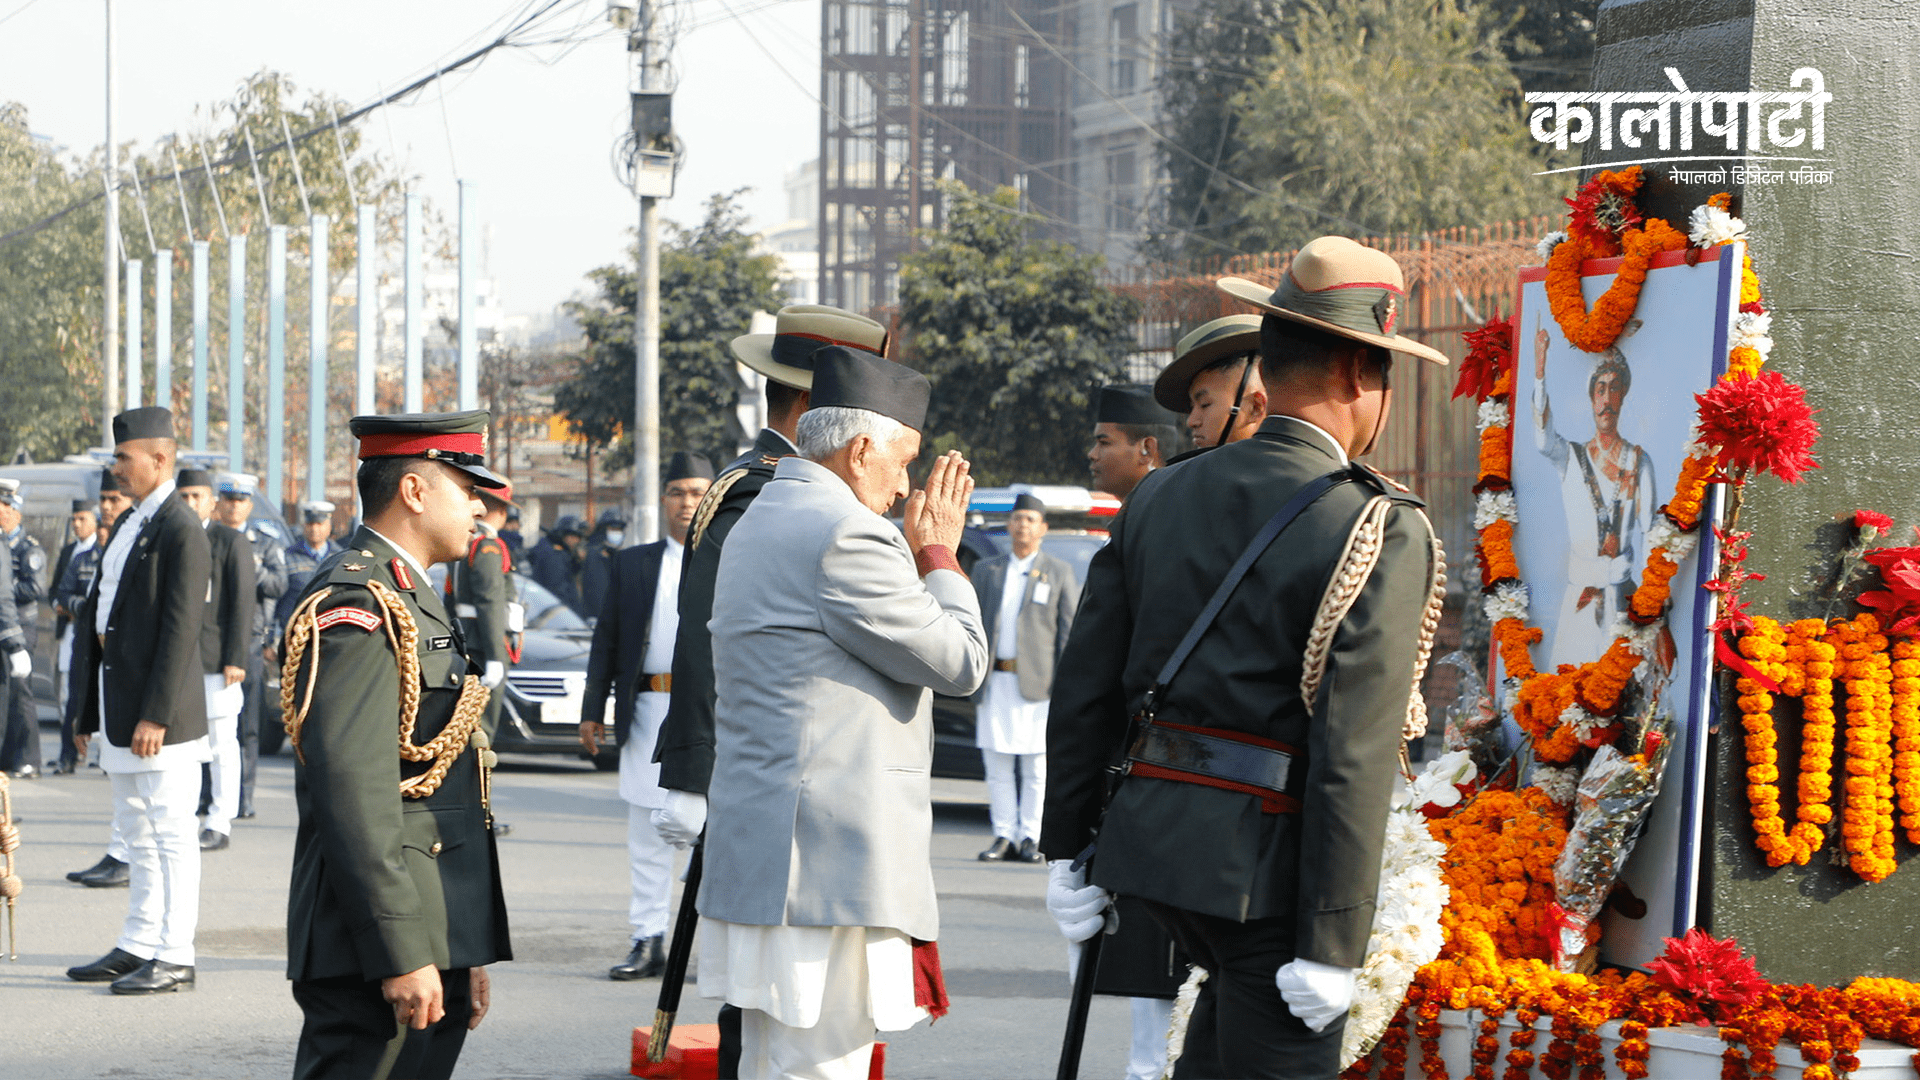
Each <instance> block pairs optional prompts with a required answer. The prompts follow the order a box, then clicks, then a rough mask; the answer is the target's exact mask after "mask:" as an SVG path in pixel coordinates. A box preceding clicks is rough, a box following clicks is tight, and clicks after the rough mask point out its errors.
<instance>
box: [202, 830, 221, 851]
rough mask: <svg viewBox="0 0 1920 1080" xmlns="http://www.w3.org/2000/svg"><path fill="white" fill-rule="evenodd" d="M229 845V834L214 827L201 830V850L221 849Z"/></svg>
mask: <svg viewBox="0 0 1920 1080" xmlns="http://www.w3.org/2000/svg"><path fill="white" fill-rule="evenodd" d="M226 846H227V834H226V833H223V832H214V831H213V830H212V829H201V830H200V850H201V851H219V850H221V849H222V848H225V847H226Z"/></svg>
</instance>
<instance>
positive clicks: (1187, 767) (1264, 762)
mask: <svg viewBox="0 0 1920 1080" xmlns="http://www.w3.org/2000/svg"><path fill="white" fill-rule="evenodd" d="M1261 742H1262V743H1264V742H1267V740H1264V739H1263V740H1261ZM1280 745H1282V744H1277V743H1275V744H1272V745H1271V746H1263V745H1260V744H1258V743H1252V742H1245V741H1242V739H1236V738H1226V737H1223V736H1220V735H1211V734H1206V733H1204V732H1202V731H1200V730H1199V729H1196V728H1190V727H1186V726H1184V725H1180V726H1176V725H1171V724H1166V723H1151V724H1146V725H1144V726H1142V727H1141V729H1140V734H1139V736H1138V737H1137V738H1135V739H1134V741H1133V748H1132V749H1131V750H1130V751H1128V753H1127V761H1128V764H1129V765H1132V764H1135V763H1142V764H1146V765H1157V766H1160V767H1162V768H1167V769H1178V770H1180V771H1181V772H1189V773H1198V774H1199V775H1201V776H1208V777H1212V778H1213V779H1215V780H1225V781H1228V782H1229V783H1234V784H1244V785H1246V786H1248V787H1254V788H1260V789H1263V790H1265V791H1271V792H1275V793H1284V792H1285V791H1286V790H1287V779H1288V777H1289V776H1290V775H1291V774H1292V772H1293V754H1292V753H1290V752H1289V751H1288V750H1282V749H1278V748H1277V747H1278V746H1280Z"/></svg>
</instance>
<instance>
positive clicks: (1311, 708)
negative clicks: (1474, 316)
mask: <svg viewBox="0 0 1920 1080" xmlns="http://www.w3.org/2000/svg"><path fill="white" fill-rule="evenodd" d="M1401 282H1402V277H1401V272H1400V268H1399V266H1398V265H1397V264H1396V263H1394V261H1393V260H1392V259H1391V258H1390V257H1388V256H1387V255H1386V254H1384V253H1382V252H1379V251H1374V250H1372V249H1369V248H1365V247H1362V246H1361V245H1359V244H1357V243H1354V242H1353V241H1351V240H1347V239H1345V238H1341V237H1323V238H1321V239H1319V240H1315V241H1313V242H1312V243H1310V244H1308V245H1307V246H1306V247H1305V248H1303V249H1302V250H1301V251H1300V253H1299V255H1298V256H1297V257H1296V258H1295V259H1294V262H1293V265H1292V267H1291V269H1290V270H1289V272H1288V274H1287V276H1286V278H1285V279H1284V280H1283V281H1282V282H1281V284H1280V286H1279V288H1278V289H1277V290H1269V289H1267V288H1265V287H1262V286H1258V285H1255V284H1254V283H1252V282H1247V281H1242V280H1241V279H1237V278H1228V279H1225V280H1224V281H1223V282H1222V283H1221V285H1222V288H1224V289H1226V290H1228V291H1229V292H1231V293H1232V294H1233V295H1235V296H1238V297H1240V298H1241V299H1244V300H1247V301H1248V302H1250V303H1253V304H1255V305H1256V306H1258V307H1259V308H1260V309H1261V310H1262V311H1263V312H1265V313H1266V318H1265V319H1264V320H1263V322H1262V326H1261V366H1262V375H1263V381H1264V384H1265V388H1266V393H1267V394H1268V395H1269V407H1270V408H1271V410H1272V414H1271V415H1270V416H1269V417H1268V418H1267V419H1266V420H1265V421H1264V422H1263V423H1262V424H1261V425H1260V429H1259V431H1258V432H1257V433H1256V434H1255V435H1254V436H1253V437H1252V438H1250V439H1245V440H1242V441H1240V442H1236V443H1233V444H1231V445H1227V446H1223V447H1220V448H1218V449H1216V450H1213V451H1211V452H1210V453H1207V454H1205V455H1203V456H1200V457H1197V458H1194V459H1191V460H1189V461H1187V462H1184V463H1182V464H1179V465H1174V466H1171V467H1169V468H1166V469H1163V470H1160V471H1159V472H1157V473H1155V474H1154V475H1152V476H1150V477H1148V478H1147V479H1146V480H1145V481H1144V482H1143V483H1141V485H1140V486H1139V487H1138V488H1137V489H1135V491H1134V493H1133V496H1132V498H1131V499H1130V500H1129V501H1128V503H1127V506H1126V508H1125V509H1124V510H1122V511H1121V513H1120V516H1119V517H1118V518H1117V519H1116V520H1115V522H1114V524H1113V529H1112V541H1111V542H1110V543H1109V544H1108V545H1107V546H1106V547H1105V548H1102V549H1101V550H1100V552H1099V553H1097V554H1096V555H1095V556H1094V558H1093V562H1092V564H1091V566H1090V567H1089V569H1088V572H1087V588H1086V592H1085V594H1084V598H1083V601H1082V604H1081V608H1080V614H1079V617H1078V619H1077V620H1076V621H1075V623H1074V627H1073V634H1072V636H1071V638H1070V639H1069V641H1068V643H1067V648H1066V653H1065V656H1064V657H1063V658H1062V660H1061V664H1060V669H1059V674H1058V676H1057V677H1056V679H1055V681H1054V693H1053V706H1052V710H1051V712H1050V713H1049V716H1048V721H1047V734H1048V740H1047V754H1048V757H1049V758H1050V759H1051V765H1052V775H1051V776H1050V777H1049V783H1048V790H1047V805H1046V814H1045V818H1044V820H1043V823H1042V828H1041V838H1040V847H1041V850H1042V851H1043V852H1045V853H1046V855H1047V856H1048V857H1049V858H1051V859H1055V860H1058V861H1057V862H1055V863H1054V864H1053V866H1052V867H1051V868H1050V875H1051V876H1050V882H1049V890H1048V893H1049V895H1048V907H1049V909H1050V910H1051V911H1052V912H1053V913H1054V915H1055V917H1056V919H1059V920H1060V921H1061V923H1062V929H1063V930H1065V931H1067V933H1068V936H1069V937H1070V938H1076V939H1084V938H1086V937H1089V936H1091V935H1092V934H1093V933H1095V932H1097V931H1098V928H1099V925H1100V909H1101V908H1102V907H1104V906H1105V894H1106V893H1107V892H1109V891H1111V892H1113V893H1119V894H1125V895H1129V896H1137V897H1140V898H1141V899H1143V900H1146V901H1148V904H1149V910H1150V911H1151V912H1152V913H1153V917H1154V918H1156V919H1157V920H1159V921H1160V922H1161V923H1162V925H1164V926H1166V927H1167V929H1168V930H1169V931H1170V932H1171V933H1172V935H1173V937H1174V939H1175V940H1176V941H1178V942H1179V944H1180V945H1181V947H1182V948H1183V949H1184V950H1185V951H1186V952H1187V953H1188V954H1189V955H1191V956H1192V957H1193V960H1194V962H1195V963H1197V964H1199V965H1200V966H1201V967H1204V968H1206V969H1207V970H1208V971H1209V972H1210V973H1211V978H1209V979H1208V980H1207V982H1206V984H1205V985H1204V987H1203V988H1202V991H1201V996H1200V999H1199V1001H1198V1002H1197V1003H1196V1005H1195V1008H1194V1012H1193V1017H1192V1021H1191V1024H1190V1025H1189V1027H1188V1031H1187V1039H1186V1045H1185V1049H1184V1052H1183V1054H1182V1056H1181V1058H1180V1060H1179V1063H1178V1065H1177V1066H1176V1068H1175V1076H1177V1077H1214V1078H1218V1077H1298V1078H1303V1080H1304V1078H1314V1080H1325V1078H1327V1077H1330V1076H1333V1075H1334V1074H1335V1073H1337V1072H1338V1071H1339V1061H1338V1057H1339V1050H1340V1040H1341V1035H1342V1032H1343V1030H1344V1026H1345V1023H1344V1021H1345V1017H1346V1014H1347V1010H1348V1008H1349V1007H1350V1005H1351V1002H1352V996H1353V975H1354V970H1355V969H1356V968H1358V967H1360V965H1361V963H1362V961H1363V959H1364V956H1365V952H1366V947H1367V938H1368V933H1369V931H1370V929H1371V924H1372V921H1373V914H1374V903H1375V893H1376V891H1377V888H1378V885H1379V874H1380V849H1381V845H1382V842H1383V838H1384V834H1385V828H1386V820H1387V810H1388V801H1389V798H1390V796H1391V793H1392V787H1393V778H1394V773H1395V767H1396V763H1397V760H1398V757H1399V751H1400V749H1401V747H1402V740H1403V739H1404V738H1405V737H1406V735H1407V732H1408V731H1409V729H1411V728H1412V727H1414V726H1416V723H1417V725H1418V726H1420V727H1422V728H1424V725H1425V713H1424V710H1423V709H1422V707H1421V705H1420V700H1419V697H1418V693H1417V685H1418V682H1419V678H1420V674H1421V671H1422V669H1423V668H1424V666H1425V663H1426V658H1427V650H1428V648H1429V647H1430V646H1431V625H1432V624H1431V623H1430V622H1429V621H1428V620H1429V619H1437V616H1438V599H1439V596H1438V593H1437V590H1436V589H1435V584H1436V582H1438V581H1440V580H1441V579H1442V578H1441V575H1442V574H1443V572H1444V566H1443V564H1442V563H1441V560H1440V553H1439V548H1438V545H1437V544H1436V543H1435V542H1434V539H1433V531H1432V527H1431V525H1430V524H1429V523H1428V522H1427V520H1426V517H1425V515H1424V514H1423V513H1422V512H1421V510H1420V505H1421V504H1420V501H1419V500H1418V499H1416V498H1413V497H1412V496H1410V495H1407V494H1404V492H1403V490H1402V489H1399V488H1398V487H1397V486H1396V485H1393V484H1391V483H1390V482H1388V481H1387V480H1386V479H1385V478H1384V477H1381V476H1380V475H1379V474H1377V473H1374V472H1372V471H1371V470H1368V469H1365V468H1364V467H1361V466H1357V465H1355V464H1354V463H1353V462H1352V461H1351V458H1352V457H1353V456H1356V455H1359V454H1362V453H1365V452H1366V451H1367V450H1369V449H1370V448H1371V447H1372V445H1373V443H1374V441H1375V439H1376V438H1377V437H1378V435H1379V433H1380V431H1381V430H1382V428H1383V427H1384V426H1385V421H1386V417H1387V413H1388V406H1389V403H1390V396H1391V392H1390V390H1389V378H1388V377H1389V373H1390V371H1391V367H1392V364H1393V359H1394V357H1395V356H1397V355H1404V356H1410V357H1418V358H1420V359H1423V360H1428V361H1431V362H1434V363H1441V364H1444V363H1445V362H1446V358H1445V357H1444V356H1443V355H1442V354H1440V353H1438V352H1436V351H1434V350H1433V349H1430V348H1428V347H1426V346H1424V345H1421V344H1418V343H1416V342H1414V341H1411V340H1409V339H1407V338H1405V337H1401V336H1396V335H1395V334H1394V333H1393V328H1394V324H1395V321H1396V318H1395V316H1396V314H1397V311H1398V307H1399V305H1400V304H1401V303H1404V302H1405V294H1404V289H1403V286H1402V285H1401ZM1289 504H1293V505H1289ZM1299 506H1303V507H1304V509H1299V510H1298V512H1297V513H1295V507H1299ZM1290 514H1292V515H1293V516H1291V517H1289V515H1290ZM1194 522H1206V523H1208V527H1207V528H1206V529H1203V530H1196V529H1195V528H1194ZM1285 522H1290V524H1286V525H1285V527H1284V528H1283V529H1281V532H1282V533H1284V540H1283V541H1282V542H1279V543H1271V542H1268V540H1269V533H1270V530H1269V529H1267V528H1265V527H1264V526H1267V525H1268V524H1269V523H1271V524H1272V525H1273V526H1274V527H1280V525H1281V523H1285ZM1256 540H1259V541H1261V542H1260V543H1255V541H1256ZM1256 550H1257V551H1258V555H1257V557H1256V558H1255V559H1254V561H1253V562H1252V563H1251V569H1250V570H1249V571H1248V572H1247V574H1246V576H1245V577H1244V578H1242V579H1239V581H1238V585H1237V588H1236V589H1235V590H1234V591H1233V592H1232V593H1231V594H1230V595H1229V596H1228V599H1227V600H1226V602H1225V606H1224V607H1223V608H1221V609H1220V610H1219V615H1218V618H1217V619H1212V620H1210V621H1207V622H1203V621H1202V618H1201V612H1202V609H1203V608H1205V607H1206V606H1207V605H1208V601H1209V599H1210V598H1211V597H1212V596H1213V595H1214V593H1215V591H1216V589H1218V588H1220V587H1221V586H1222V584H1223V583H1225V582H1228V581H1230V580H1232V579H1230V578H1229V573H1228V571H1229V568H1230V567H1231V566H1233V565H1234V564H1235V562H1236V560H1238V559H1239V558H1240V557H1241V556H1242V554H1243V553H1245V552H1249V551H1256ZM1194 627H1199V628H1201V630H1202V632H1201V636H1200V637H1199V638H1198V644H1197V645H1195V646H1194V647H1193V648H1192V649H1191V652H1187V653H1184V665H1183V666H1177V667H1175V668H1174V670H1173V671H1172V672H1171V673H1170V674H1169V673H1168V672H1167V670H1166V669H1167V668H1168V667H1169V666H1170V665H1169V660H1170V659H1171V658H1175V657H1176V656H1177V655H1180V654H1176V644H1177V643H1179V642H1181V641H1182V640H1183V639H1186V637H1187V635H1188V634H1189V633H1190V632H1191V628H1194ZM1150 689H1151V690H1152V693H1151V694H1149V690H1150ZM1129 717H1132V718H1133V719H1131V720H1130V719H1129ZM1216 733H1217V734H1216ZM1123 759H1124V760H1125V761H1126V768H1127V772H1126V775H1125V776H1124V778H1123V779H1121V780H1120V781H1119V783H1118V786H1117V788H1116V789H1114V791H1113V793H1112V797H1111V800H1110V801H1108V799H1107V798H1106V796H1107V785H1108V777H1109V773H1108V767H1109V766H1110V765H1113V764H1115V763H1116V762H1117V761H1120V760H1123ZM1103 807H1104V817H1103V814H1102V811H1103ZM1096 834H1097V845H1096V846H1095V847H1094V849H1093V862H1092V866H1091V871H1090V875H1091V879H1092V880H1091V883H1089V882H1088V881H1087V880H1086V876H1087V875H1088V873H1089V872H1088V871H1086V870H1081V869H1076V868H1075V867H1074V866H1073V865H1072V863H1071V862H1070V860H1074V859H1075V858H1076V857H1077V856H1079V855H1081V854H1082V853H1083V852H1086V851H1087V850H1088V848H1089V845H1090V844H1096Z"/></svg>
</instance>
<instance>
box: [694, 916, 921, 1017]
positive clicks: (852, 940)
mask: <svg viewBox="0 0 1920 1080" xmlns="http://www.w3.org/2000/svg"><path fill="white" fill-rule="evenodd" d="M850 944H858V945H862V946H864V950H865V953H866V957H865V959H866V980H865V981H866V987H865V993H866V1005H867V1008H868V1009H869V1010H870V1013H869V1014H870V1015H871V1016H872V1017H873V1026H874V1027H875V1028H876V1029H878V1030H880V1031H905V1030H906V1029H907V1028H910V1027H912V1026H913V1025H915V1024H917V1023H919V1022H920V1021H922V1020H924V1019H926V1018H927V1010H926V1009H925V1008H924V1007H923V1006H920V1005H915V1004H914V1003H913V941H912V939H910V938H908V937H907V935H906V934H904V933H901V932H900V931H898V930H890V929H885V928H881V927H872V926H750V925H747V924H744V923H730V922H722V921H721V920H719V919H708V918H702V919H701V920H700V994H701V996H702V997H711V998H722V999H724V1000H725V1001H726V1002H727V1003H728V1004H730V1005H737V1006H739V1007H740V1008H742V1009H758V1010H760V1011H761V1012H764V1013H766V1014H767V1015H769V1016H771V1017H773V1018H774V1019H775V1020H777V1021H779V1022H780V1023H782V1024H785V1025H787V1026H788V1027H797V1028H807V1027H812V1026H814V1025H815V1024H817V1023H819V1022H820V1015H821V1012H822V1010H823V1008H824V1007H825V1005H826V1003H827V995H828V993H829V990H830V989H831V990H836V991H841V990H845V989H846V987H847V985H848V983H847V982H838V983H836V982H833V981H830V980H829V979H828V978H827V973H828V967H829V963H828V961H829V958H830V957H831V956H832V954H833V953H834V952H835V951H837V950H844V949H846V948H847V947H848V946H849V945H850ZM856 981H857V980H856Z"/></svg>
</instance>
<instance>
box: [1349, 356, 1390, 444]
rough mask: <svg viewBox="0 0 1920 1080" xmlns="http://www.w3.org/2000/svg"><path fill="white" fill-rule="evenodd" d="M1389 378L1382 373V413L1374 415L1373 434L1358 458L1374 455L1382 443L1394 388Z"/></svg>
mask: <svg viewBox="0 0 1920 1080" xmlns="http://www.w3.org/2000/svg"><path fill="white" fill-rule="evenodd" d="M1387 378H1388V376H1387V373H1386V372H1385V371H1382V372H1381V373H1380V411H1379V412H1378V413H1375V414H1374V417H1373V434H1372V435H1369V436H1368V437H1367V445H1366V446H1365V447H1363V448H1362V449H1361V450H1360V453H1359V454H1358V455H1355V456H1357V457H1365V456H1366V455H1368V454H1371V453H1373V447H1374V445H1375V444H1376V443H1378V442H1379V441H1380V429H1381V428H1383V427H1386V426H1387V395H1388V394H1389V393H1391V392H1392V391H1393V386H1392V384H1391V383H1389V382H1388V381H1387Z"/></svg>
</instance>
